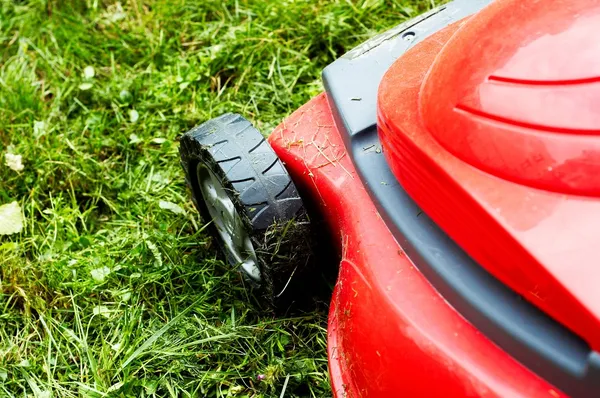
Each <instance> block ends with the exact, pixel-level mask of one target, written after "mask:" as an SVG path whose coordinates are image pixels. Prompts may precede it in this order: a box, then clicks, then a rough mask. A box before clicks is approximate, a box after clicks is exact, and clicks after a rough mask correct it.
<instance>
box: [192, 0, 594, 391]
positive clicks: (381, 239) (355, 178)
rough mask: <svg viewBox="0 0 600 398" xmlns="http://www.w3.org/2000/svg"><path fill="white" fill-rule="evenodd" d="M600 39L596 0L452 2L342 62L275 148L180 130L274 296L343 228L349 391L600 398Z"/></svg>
mask: <svg viewBox="0 0 600 398" xmlns="http://www.w3.org/2000/svg"><path fill="white" fill-rule="evenodd" d="M599 38H600V1H597V0H548V1H521V0H496V1H491V0H455V1H454V2H450V3H447V4H445V5H443V6H441V7H438V8H435V9H433V10H431V11H429V12H427V13H426V14H423V15H421V16H419V17H417V18H415V19H412V20H410V21H408V22H405V23H403V24H401V25H399V26H397V27H395V28H393V29H391V30H389V31H387V32H385V33H383V34H381V35H379V36H377V37H374V38H372V39H371V40H369V41H367V42H365V43H363V44H362V45H360V46H358V47H356V48H355V49H353V50H351V51H350V52H348V53H347V54H345V55H344V56H342V57H341V58H339V59H338V60H336V61H335V62H333V63H332V64H330V65H329V66H328V67H327V68H325V69H324V71H323V82H324V87H325V92H324V93H322V94H320V95H318V96H317V97H315V98H313V99H312V100H310V101H309V102H308V103H307V104H305V105H304V106H302V107H301V108H300V109H298V110H297V111H296V112H294V113H293V114H292V115H291V116H289V117H288V118H287V119H286V120H285V121H284V122H283V123H282V124H281V125H279V126H278V127H277V128H276V129H275V130H274V131H273V132H272V133H271V134H270V135H269V137H268V139H265V138H263V136H262V135H261V133H260V132H259V131H258V130H257V129H255V128H254V127H253V126H252V125H251V124H250V123H249V122H248V121H246V120H245V119H244V118H243V117H242V116H239V115H234V114H226V115H223V116H221V117H218V118H216V119H213V120H210V121H208V122H206V123H204V124H202V125H200V126H199V127H196V128H194V129H192V130H191V131H189V132H188V133H186V134H185V135H184V136H183V137H182V140H181V159H182V164H183V167H184V169H185V172H186V176H187V179H188V183H189V185H190V187H191V190H192V193H193V198H194V201H195V203H196V206H197V207H198V209H199V211H200V212H201V213H202V215H203V216H204V217H205V219H207V220H212V222H211V224H210V225H211V226H212V228H213V233H214V235H215V237H216V240H217V241H218V242H219V244H220V246H221V248H222V250H223V252H224V254H225V258H226V259H227V260H228V261H229V263H231V265H233V266H236V267H239V269H240V270H241V271H242V272H243V274H244V275H246V277H247V279H248V280H249V281H251V282H252V283H253V284H254V285H255V286H256V287H257V289H258V291H261V292H262V295H263V297H265V298H266V299H269V300H271V302H276V301H277V300H278V299H280V298H281V297H283V296H284V295H285V292H286V290H287V287H288V286H289V285H290V283H293V281H294V279H295V278H296V276H297V275H300V274H301V273H302V269H303V267H304V265H305V264H308V263H310V259H308V258H307V255H306V252H307V250H306V247H305V246H307V245H309V244H310V242H311V239H309V237H310V235H311V232H310V228H309V225H310V223H312V222H314V219H315V216H313V213H312V211H316V213H315V214H319V215H320V216H319V217H321V219H322V220H324V222H325V224H326V225H327V227H328V230H329V231H330V232H331V235H332V236H333V237H334V241H335V242H337V246H338V249H339V254H340V257H341V262H340V265H339V274H338V277H337V282H336V284H335V288H334V291H333V297H332V299H331V304H330V313H329V321H328V322H329V325H328V357H329V367H330V375H331V383H332V389H333V393H334V395H335V396H336V397H395V396H432V397H433V396H451V397H454V396H498V397H516V396H527V397H562V396H567V395H569V396H574V397H599V396H600V353H599V352H600V351H599V350H600V283H599V282H600V255H599V254H598V243H600V242H599V240H598V226H599V225H600V199H599V198H600V178H598V174H599V173H600V112H599V109H600V74H599V73H600V40H599ZM309 202H310V203H312V204H313V205H312V208H313V209H315V210H306V209H305V206H304V204H303V203H309ZM309 207H310V206H307V207H306V208H309ZM299 237H300V239H299ZM302 237H305V238H304V239H302ZM294 242H301V243H294ZM275 304H276V303H275Z"/></svg>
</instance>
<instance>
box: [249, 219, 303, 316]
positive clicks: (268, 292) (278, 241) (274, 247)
mask: <svg viewBox="0 0 600 398" xmlns="http://www.w3.org/2000/svg"><path fill="white" fill-rule="evenodd" d="M311 236H312V234H311V228H310V221H309V219H308V216H307V215H306V214H305V213H302V214H300V215H298V216H296V217H295V218H294V219H292V220H288V221H285V222H274V223H273V224H272V225H271V226H270V227H269V228H267V230H266V231H264V233H263V234H260V236H255V238H254V239H253V244H254V246H255V251H256V254H257V257H258V258H259V261H260V262H261V264H260V265H261V270H262V278H263V282H262V284H261V290H262V292H261V296H262V299H263V300H265V301H267V303H268V304H269V305H270V306H272V307H282V306H285V305H287V304H290V303H291V301H293V299H294V298H295V296H296V295H295V292H297V291H298V289H299V288H301V286H299V285H300V284H299V281H300V280H301V279H303V278H302V276H303V275H304V274H305V273H306V272H307V271H308V270H309V269H310V268H311V267H310V264H311V263H312V246H313V245H312V238H311Z"/></svg>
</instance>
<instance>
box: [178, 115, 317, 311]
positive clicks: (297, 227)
mask: <svg viewBox="0 0 600 398" xmlns="http://www.w3.org/2000/svg"><path fill="white" fill-rule="evenodd" d="M179 151H180V154H181V164H182V166H183V169H184V171H185V175H186V181H187V184H188V186H189V187H190V189H191V191H192V200H193V202H194V204H195V206H196V208H197V209H198V211H199V212H200V214H201V216H202V217H203V219H204V220H205V221H209V220H210V215H209V213H208V209H207V207H206V204H205V203H204V199H203V196H202V193H201V191H200V189H199V186H198V179H197V175H196V174H197V167H198V163H202V164H203V165H205V166H206V167H207V168H208V169H209V170H210V171H212V172H213V173H214V174H215V175H216V176H217V177H218V178H219V180H220V181H221V183H222V185H223V187H224V188H225V189H226V191H228V192H230V195H228V196H229V197H230V199H231V200H232V202H233V204H234V206H235V208H236V210H237V212H238V214H239V215H240V216H241V218H242V221H243V222H244V225H245V227H246V229H247V232H248V233H249V236H250V238H251V241H252V244H253V246H254V250H255V252H256V255H257V259H258V262H259V268H260V271H261V282H260V283H259V284H258V286H256V287H258V292H259V297H260V298H261V300H260V302H261V304H267V305H269V306H280V305H281V304H283V305H286V303H289V302H290V299H292V300H293V298H290V297H288V295H286V291H289V292H292V291H293V290H294V289H292V288H290V285H292V283H293V280H294V279H295V278H297V277H299V276H300V274H301V273H302V271H303V270H304V269H305V268H306V265H307V264H308V263H309V257H310V256H311V247H310V243H309V242H310V239H309V237H310V225H309V220H308V217H307V215H306V212H305V210H304V206H303V203H302V199H301V198H300V195H299V194H298V191H297V189H296V187H295V185H294V183H293V181H292V179H291V177H290V175H289V174H288V172H287V170H286V169H285V167H284V166H283V164H282V162H281V161H280V160H279V158H278V157H277V155H276V154H275V152H274V151H273V149H272V148H271V146H270V145H269V143H268V141H267V140H266V139H265V138H264V137H263V136H262V134H261V133H260V132H259V131H258V130H257V129H256V128H254V127H253V126H252V124H251V123H250V122H249V121H248V120H246V119H245V118H243V117H242V116H240V115H237V114H231V113H228V114H224V115H222V116H219V117H217V118H215V119H211V120H209V121H207V122H205V123H203V124H202V125H200V126H197V127H195V128H193V129H192V130H190V131H188V132H187V133H185V134H184V135H183V137H182V138H181V144H180V148H179ZM211 227H212V226H209V228H211ZM211 232H212V235H213V237H214V239H216V240H217V241H218V242H219V245H220V248H221V251H222V253H223V254H224V256H225V259H226V260H227V261H228V262H229V263H231V265H234V266H235V265H237V264H234V261H232V258H231V256H228V251H227V250H226V249H225V247H224V244H223V242H222V241H221V238H220V236H219V234H218V233H217V232H216V229H215V228H214V227H212V229H211ZM242 273H244V272H242ZM248 279H250V278H248ZM255 285H256V284H255ZM288 288H290V289H288Z"/></svg>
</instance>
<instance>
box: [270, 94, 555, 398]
mask: <svg viewBox="0 0 600 398" xmlns="http://www.w3.org/2000/svg"><path fill="white" fill-rule="evenodd" d="M269 141H270V143H271V145H272V146H273V148H274V149H275V151H276V152H277V154H278V155H279V157H280V158H281V159H282V160H283V161H284V162H285V164H286V168H287V169H288V170H289V172H290V173H291V174H292V177H293V179H294V182H295V184H296V185H297V186H298V187H299V189H300V190H301V192H302V194H303V196H304V198H307V197H310V198H312V199H313V200H315V201H316V202H317V205H318V206H319V207H320V209H321V212H322V213H323V214H324V215H325V218H326V221H327V223H328V225H329V226H330V228H331V230H332V231H333V233H334V234H335V236H337V241H338V242H339V249H340V253H341V254H342V262H341V264H340V272H339V278H338V281H337V284H336V287H335V291H334V294H333V298H332V302H331V309H330V315H329V328H328V353H329V365H330V373H331V381H332V385H333V391H334V395H335V396H336V397H339V398H342V397H349V398H352V397H376V398H377V397H385V398H389V397H399V396H406V397H415V396H419V397H422V396H428V397H441V396H443V397H458V396H486V397H488V396H489V397H494V396H496V397H562V396H564V395H563V394H562V393H561V392H560V391H558V390H557V389H555V388H554V387H552V386H551V385H550V384H548V383H547V382H546V381H545V380H542V379H540V378H539V377H538V376H536V375H535V374H533V373H531V372H530V371H529V370H528V369H526V368H525V367H523V366H522V365H521V364H519V363H518V362H517V361H515V360H514V359H513V358H512V357H510V356H509V355H508V354H506V353H505V352H504V351H502V350H501V349H499V348H498V347H497V346H496V345H494V344H493V343H492V342H490V341H489V340H488V339H487V338H486V337H485V336H483V335H481V334H480V333H479V332H478V331H477V330H476V329H475V328H474V327H473V326H472V325H471V324H469V323H468V322H466V321H465V320H464V319H463V318H462V317H461V316H460V315H459V314H458V313H457V312H456V311H455V310H454V309H453V308H452V307H451V306H450V305H448V303H447V302H446V301H445V300H444V299H443V298H442V297H441V296H440V295H439V294H438V293H437V291H436V290H435V289H434V288H433V287H432V286H431V285H430V284H429V282H428V281H427V280H426V279H425V278H424V277H423V275H422V274H421V273H420V272H419V271H418V270H417V269H416V268H415V267H414V266H413V264H412V262H411V261H410V259H409V258H408V257H407V256H406V255H405V253H404V251H403V250H402V248H401V247H400V246H399V245H398V243H397V242H396V241H395V240H394V238H393V236H392V234H391V233H390V231H389V230H388V229H387V227H386V226H385V224H384V222H383V220H382V219H381V217H380V216H379V214H378V213H377V211H376V209H375V206H374V204H373V203H372V201H371V200H370V198H369V196H368V194H367V192H366V191H365V189H364V187H363V185H362V183H361V181H360V178H359V177H358V176H357V174H356V171H355V169H354V167H353V165H352V162H351V161H350V158H349V157H348V156H347V154H346V152H345V149H344V145H343V143H342V139H341V137H340V134H339V132H338V130H337V129H336V127H335V124H334V121H333V118H332V115H331V110H330V108H329V105H328V103H327V100H326V97H325V96H324V95H320V96H318V97H316V98H314V99H313V100H312V101H310V102H309V103H307V104H306V105H305V106H303V107H302V108H300V109H299V110H298V111H296V112H295V113H294V114H293V115H292V116H290V117H289V118H288V119H287V120H285V121H284V123H283V124H282V125H280V126H279V127H278V128H277V129H276V130H275V131H274V132H273V134H271V136H270V137H269Z"/></svg>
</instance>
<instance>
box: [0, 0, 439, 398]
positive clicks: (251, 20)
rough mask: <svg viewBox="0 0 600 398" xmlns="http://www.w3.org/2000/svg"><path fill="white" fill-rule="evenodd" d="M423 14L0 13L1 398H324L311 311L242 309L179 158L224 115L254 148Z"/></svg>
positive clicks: (282, 5)
mask: <svg viewBox="0 0 600 398" xmlns="http://www.w3.org/2000/svg"><path fill="white" fill-rule="evenodd" d="M432 5H433V4H431V2H429V1H422V0H396V1H394V0H386V1H382V0H359V1H350V0H348V1H345V0H333V1H324V0H314V1H309V0H305V1H293V0H281V1H276V0H238V1H221V0H201V1H195V2H192V1H182V0H175V1H166V0H164V1H145V2H142V1H141V0H123V1H122V2H120V3H119V2H113V1H103V0H87V1H73V0H71V1H59V0H53V1H51V0H48V1H39V0H38V1H17V0H0V205H2V204H5V203H9V202H12V201H17V202H19V204H20V205H21V207H22V209H23V212H24V216H25V219H26V220H25V221H26V225H25V229H24V230H23V232H22V233H20V234H16V235H7V236H0V396H9V397H10V396H35V397H79V396H89V397H103V396H111V397H112V396H114V397H126V396H127V397H129V396H131V397H140V396H182V397H185V396H198V397H204V396H206V397H230V396H239V397H262V396H275V397H278V396H280V394H281V393H282V388H283V385H284V382H285V379H286V377H288V376H289V383H288V384H287V389H286V391H285V394H284V396H286V397H293V396H312V397H325V396H330V395H331V392H330V389H329V380H328V374H327V359H326V316H327V314H326V310H320V311H317V312H311V313H307V314H304V315H296V316H293V317H274V316H272V315H269V314H265V313H261V312H260V311H259V310H257V309H256V307H255V306H254V305H253V304H252V302H251V300H250V299H249V296H248V295H249V293H250V292H249V290H248V289H247V288H246V287H245V286H244V284H243V282H242V280H241V279H240V277H239V275H238V274H237V273H236V272H235V271H232V270H230V269H229V267H227V266H226V265H224V264H223V263H222V262H221V261H220V260H219V259H218V257H217V256H216V253H215V249H214V248H213V246H212V245H211V243H210V239H209V238H208V237H207V236H206V235H205V234H204V232H203V230H202V226H203V221H202V220H200V219H199V217H198V216H197V214H196V212H195V211H194V209H193V208H192V206H191V202H190V201H189V197H188V192H187V191H186V187H185V185H184V182H183V175H182V171H181V170H180V167H179V163H178V152H177V145H178V144H177V140H178V137H179V136H180V135H181V134H182V133H183V132H185V131H186V130H187V129H189V128H190V127H192V126H194V125H196V124H198V123H200V122H202V121H204V120H206V119H208V118H210V117H214V116H216V115H218V114H220V113H223V112H239V113H242V114H244V115H245V116H247V117H248V118H250V119H251V120H252V121H253V122H254V123H255V124H256V125H257V126H258V127H259V128H260V129H261V130H263V131H264V132H268V131H270V130H271V129H272V128H273V127H274V126H275V125H276V124H278V123H279V122H280V121H281V120H282V119H283V118H284V117H285V116H286V115H288V114H289V113H291V112H292V111H293V110H294V109H296V108H297V107H298V106H300V105H301V104H303V103H304V102H306V101H307V100H308V99H309V98H310V97H311V96H314V95H316V94H317V93H319V92H320V91H321V90H322V86H321V82H320V71H321V69H322V68H323V67H324V66H325V65H327V64H328V63H329V62H331V61H333V60H334V59H335V58H336V57H338V56H340V55H341V54H343V53H344V52H345V51H347V50H349V49H350V48H352V47H353V46H355V45H356V44H359V43H360V42H362V41H363V40H365V39H366V38H368V37H370V36H372V35H374V34H375V33H377V32H380V31H382V30H385V29H386V28H389V27H391V26H393V25H395V24H397V23H399V22H401V21H403V20H405V19H406V18H408V17H411V16H415V15H417V14H418V13H420V12H423V11H425V10H426V9H428V8H429V7H431V6H432ZM88 66H91V67H92V68H93V72H94V73H93V76H92V73H91V72H92V70H91V68H87V69H86V67H88ZM8 151H10V152H11V153H16V154H20V155H22V157H23V163H24V165H25V169H24V170H23V171H20V172H16V171H13V170H11V169H9V168H8V167H6V166H5V164H4V154H5V153H6V152H8ZM160 201H168V202H172V203H176V204H178V205H179V206H181V207H182V208H183V209H184V210H185V211H186V213H185V214H176V213H173V212H171V211H169V210H167V209H162V208H161V207H160V206H159V202H160Z"/></svg>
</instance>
